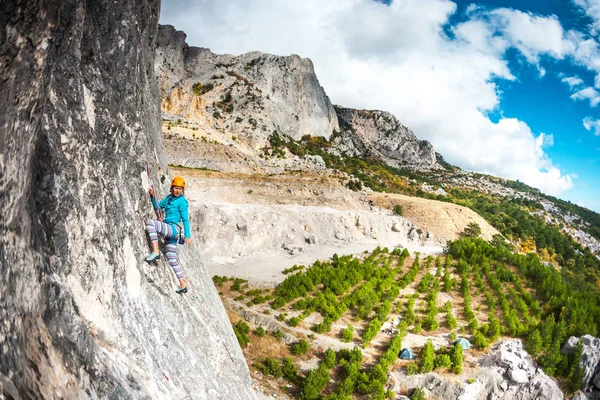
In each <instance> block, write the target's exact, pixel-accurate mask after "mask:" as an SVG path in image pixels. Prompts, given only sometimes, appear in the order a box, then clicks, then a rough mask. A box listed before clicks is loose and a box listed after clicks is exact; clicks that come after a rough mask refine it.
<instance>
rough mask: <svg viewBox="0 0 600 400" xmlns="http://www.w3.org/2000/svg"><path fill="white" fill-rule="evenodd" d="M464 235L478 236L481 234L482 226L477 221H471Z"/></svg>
mask: <svg viewBox="0 0 600 400" xmlns="http://www.w3.org/2000/svg"><path fill="white" fill-rule="evenodd" d="M463 235H464V236H466V237H478V236H479V235H481V227H480V226H479V224H478V223H477V222H469V224H468V225H467V227H466V228H465V230H464V231H463Z"/></svg>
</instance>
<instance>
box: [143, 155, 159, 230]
mask: <svg viewBox="0 0 600 400" xmlns="http://www.w3.org/2000/svg"><path fill="white" fill-rule="evenodd" d="M146 173H147V174H148V180H149V181H150V187H151V188H152V193H154V196H153V195H150V197H151V198H153V199H154V201H153V202H152V208H154V214H156V218H157V219H158V220H161V218H160V210H159V209H158V207H157V206H156V189H155V188H154V183H153V181H152V173H151V172H150V166H149V165H148V161H146Z"/></svg>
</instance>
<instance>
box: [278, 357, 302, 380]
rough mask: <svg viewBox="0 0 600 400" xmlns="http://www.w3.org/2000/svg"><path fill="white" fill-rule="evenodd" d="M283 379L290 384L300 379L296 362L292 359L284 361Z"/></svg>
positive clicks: (288, 358) (287, 358)
mask: <svg viewBox="0 0 600 400" xmlns="http://www.w3.org/2000/svg"><path fill="white" fill-rule="evenodd" d="M282 373H283V377H284V378H285V379H287V380H288V381H290V382H296V380H297V379H298V370H297V369H296V366H295V365H294V361H293V360H292V358H291V357H286V358H284V359H283V371H282Z"/></svg>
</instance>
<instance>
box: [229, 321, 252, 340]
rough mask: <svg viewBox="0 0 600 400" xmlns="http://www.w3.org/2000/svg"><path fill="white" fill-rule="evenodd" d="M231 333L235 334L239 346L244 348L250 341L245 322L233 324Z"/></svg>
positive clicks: (248, 328) (248, 330)
mask: <svg viewBox="0 0 600 400" xmlns="http://www.w3.org/2000/svg"><path fill="white" fill-rule="evenodd" d="M233 331H234V332H235V337H236V338H237V340H238V342H239V343H240V346H245V345H247V344H248V343H249V342H250V339H249V338H248V333H249V332H250V327H249V326H248V324H247V323H246V322H245V321H243V320H241V321H239V322H238V323H237V324H235V325H234V326H233Z"/></svg>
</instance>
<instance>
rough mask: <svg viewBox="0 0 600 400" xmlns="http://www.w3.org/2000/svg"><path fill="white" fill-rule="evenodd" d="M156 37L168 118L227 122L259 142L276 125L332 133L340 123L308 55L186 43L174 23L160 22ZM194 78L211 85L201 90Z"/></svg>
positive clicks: (296, 133) (300, 132) (293, 131)
mask: <svg viewBox="0 0 600 400" xmlns="http://www.w3.org/2000/svg"><path fill="white" fill-rule="evenodd" d="M157 43H158V46H157V47H158V48H157V59H156V60H157V61H156V65H155V68H156V71H157V75H158V77H159V79H160V86H161V97H162V98H163V116H164V117H165V118H185V119H188V120H194V121H202V122H205V123H206V124H207V125H208V126H212V127H215V128H216V129H221V128H224V127H225V128H227V129H228V130H231V131H232V132H237V133H238V134H239V135H240V136H241V137H244V138H246V139H248V140H249V141H252V142H253V143H255V144H257V145H259V144H260V145H264V142H265V140H266V138H267V137H268V135H270V134H271V133H272V132H273V131H274V130H276V131H278V132H280V133H284V134H286V135H288V136H290V137H292V138H294V139H299V138H301V137H302V136H304V135H312V136H324V137H327V138H329V136H330V135H331V133H332V131H333V130H334V129H337V128H338V123H337V116H336V114H335V111H334V109H333V105H332V104H331V102H330V101H329V98H328V97H327V95H326V94H325V91H324V90H323V88H322V87H321V86H320V84H319V81H318V79H317V77H316V75H315V72H314V67H313V64H312V62H311V61H310V60H309V59H306V58H300V57H299V56H297V55H291V56H288V57H283V56H276V55H271V54H265V53H260V52H251V53H247V54H242V55H239V56H232V55H229V54H214V53H212V52H211V51H210V50H209V49H205V48H198V47H189V46H187V44H185V34H184V33H183V32H181V31H176V30H175V28H174V27H172V26H170V25H165V26H160V27H159V33H158V39H157ZM194 84H201V85H203V86H204V87H205V88H208V87H210V86H212V89H210V90H208V91H207V92H206V93H203V94H201V95H200V96H197V95H195V94H194V93H193V85H194ZM208 85H210V86H208ZM216 113H218V116H216V115H217V114H216Z"/></svg>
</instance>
